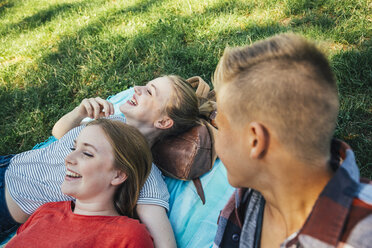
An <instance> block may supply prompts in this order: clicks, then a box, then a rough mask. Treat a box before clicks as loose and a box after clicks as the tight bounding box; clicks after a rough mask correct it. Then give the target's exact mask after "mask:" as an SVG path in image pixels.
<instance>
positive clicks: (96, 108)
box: [89, 98, 102, 119]
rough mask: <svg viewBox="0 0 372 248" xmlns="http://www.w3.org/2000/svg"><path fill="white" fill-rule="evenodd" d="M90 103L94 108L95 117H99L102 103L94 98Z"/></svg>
mask: <svg viewBox="0 0 372 248" xmlns="http://www.w3.org/2000/svg"><path fill="white" fill-rule="evenodd" d="M89 103H90V105H91V106H92V108H93V118H94V119H98V118H99V117H100V113H101V109H102V108H101V105H100V104H99V103H98V102H97V101H96V99H94V98H90V99H89Z"/></svg>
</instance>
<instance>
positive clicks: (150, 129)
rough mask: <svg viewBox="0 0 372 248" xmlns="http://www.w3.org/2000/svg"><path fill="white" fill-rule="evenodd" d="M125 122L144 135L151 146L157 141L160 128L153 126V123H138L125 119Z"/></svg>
mask: <svg viewBox="0 0 372 248" xmlns="http://www.w3.org/2000/svg"><path fill="white" fill-rule="evenodd" d="M127 124H128V125H131V126H134V127H136V128H137V129H138V130H139V131H140V132H141V133H142V134H143V136H145V138H146V140H147V143H148V144H149V146H150V147H152V146H153V145H154V144H155V142H156V141H157V139H158V137H159V135H160V132H161V131H162V130H160V129H158V128H156V127H154V126H153V125H148V124H143V123H138V122H136V121H133V120H130V119H127Z"/></svg>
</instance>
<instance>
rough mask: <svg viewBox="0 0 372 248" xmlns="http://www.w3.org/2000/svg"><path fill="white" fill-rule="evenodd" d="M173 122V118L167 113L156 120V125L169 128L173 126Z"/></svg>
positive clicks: (160, 127)
mask: <svg viewBox="0 0 372 248" xmlns="http://www.w3.org/2000/svg"><path fill="white" fill-rule="evenodd" d="M173 124H174V123H173V120H172V119H171V118H170V117H169V116H166V115H165V116H163V117H162V118H161V119H158V120H156V121H155V123H154V126H155V127H156V128H159V129H168V128H171V127H172V126H173Z"/></svg>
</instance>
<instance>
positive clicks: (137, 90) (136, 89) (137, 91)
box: [134, 86, 143, 96]
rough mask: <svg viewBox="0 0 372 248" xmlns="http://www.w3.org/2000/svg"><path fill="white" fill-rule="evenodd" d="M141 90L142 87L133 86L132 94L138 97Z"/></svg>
mask: <svg viewBox="0 0 372 248" xmlns="http://www.w3.org/2000/svg"><path fill="white" fill-rule="evenodd" d="M142 88H143V86H134V92H135V93H136V94H137V95H139V96H140V95H141V94H142Z"/></svg>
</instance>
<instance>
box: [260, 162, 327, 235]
mask: <svg viewBox="0 0 372 248" xmlns="http://www.w3.org/2000/svg"><path fill="white" fill-rule="evenodd" d="M289 163H290V162H289V161H287V162H286V163H284V164H282V163H281V164H280V165H278V166H277V168H278V170H276V171H275V173H273V174H271V177H268V178H267V179H268V181H267V182H268V183H267V184H266V185H268V186H267V187H262V188H261V189H259V191H260V192H261V194H262V195H263V196H264V198H265V200H266V205H265V212H264V219H266V221H269V222H271V223H272V224H273V225H275V226H277V227H280V228H279V229H278V230H281V231H280V232H281V233H280V234H279V235H278V236H281V239H282V241H283V240H284V239H285V238H287V237H288V236H289V235H291V234H292V233H294V232H296V231H298V230H299V229H300V228H301V227H302V226H303V225H304V223H305V221H306V219H307V217H308V216H309V214H310V212H311V210H312V209H313V206H314V204H315V202H316V200H317V199H318V197H319V194H320V193H321V191H322V190H323V188H324V187H325V185H326V184H327V183H328V181H329V180H330V178H331V177H332V175H333V172H331V170H330V169H329V168H328V166H327V164H326V162H324V164H321V165H318V166H316V167H315V166H314V165H309V164H301V163H298V162H297V163H293V161H292V164H289ZM281 165H283V166H281Z"/></svg>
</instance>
